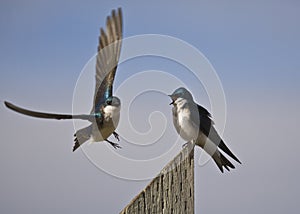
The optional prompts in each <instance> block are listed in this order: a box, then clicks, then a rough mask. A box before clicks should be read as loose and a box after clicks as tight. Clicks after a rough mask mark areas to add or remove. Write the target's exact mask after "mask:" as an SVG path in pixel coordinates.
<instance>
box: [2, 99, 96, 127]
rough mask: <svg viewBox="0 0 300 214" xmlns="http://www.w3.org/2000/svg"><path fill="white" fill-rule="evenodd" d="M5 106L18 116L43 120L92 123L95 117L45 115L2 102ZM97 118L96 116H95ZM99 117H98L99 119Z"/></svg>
mask: <svg viewBox="0 0 300 214" xmlns="http://www.w3.org/2000/svg"><path fill="white" fill-rule="evenodd" d="M4 104H5V106H6V107H7V108H9V109H11V110H13V111H15V112H18V113H20V114H24V115H27V116H31V117H37V118H43V119H56V120H67V119H81V120H89V121H91V122H93V121H94V120H95V115H89V114H88V115H86V114H79V115H72V114H53V113H45V112H38V111H32V110H28V109H25V108H21V107H19V106H16V105H14V104H12V103H9V102H7V101H5V102H4ZM96 116H98V115H96ZM100 116H101V115H99V116H98V117H100Z"/></svg>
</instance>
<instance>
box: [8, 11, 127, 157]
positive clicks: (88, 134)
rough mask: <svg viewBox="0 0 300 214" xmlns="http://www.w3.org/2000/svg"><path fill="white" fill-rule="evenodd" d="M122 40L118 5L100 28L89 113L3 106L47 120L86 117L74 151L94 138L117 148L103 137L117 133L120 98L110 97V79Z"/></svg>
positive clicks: (78, 132) (112, 80) (111, 80)
mask: <svg viewBox="0 0 300 214" xmlns="http://www.w3.org/2000/svg"><path fill="white" fill-rule="evenodd" d="M121 43H122V11H121V8H119V9H118V10H117V11H115V10H113V11H112V13H111V16H108V17H107V21H106V31H104V30H103V29H102V28H101V29H100V37H99V46H98V53H97V63H96V87H95V95H94V101H93V108H92V110H91V113H90V114H86V115H85V114H81V115H66V114H52V113H43V112H36V111H31V110H27V109H24V108H20V107H18V106H15V105H13V104H11V103H9V102H6V101H5V102H4V103H5V105H6V107H8V108H9V109H11V110H14V111H16V112H19V113H21V114H25V115H29V116H32V117H38V118H47V119H57V120H61V119H81V120H88V121H90V122H91V125H89V126H88V127H85V128H83V129H80V130H78V131H77V132H76V133H75V134H74V137H75V140H74V141H75V144H74V147H73V151H75V150H76V149H77V148H79V146H80V145H81V144H83V143H84V142H86V141H87V140H89V139H91V141H92V142H95V141H107V142H108V143H110V144H111V145H112V146H113V147H114V148H121V147H120V146H119V144H117V143H113V142H111V141H109V140H108V139H107V138H108V137H109V136H110V135H111V134H113V135H114V136H115V138H116V139H117V140H118V141H119V135H118V134H117V133H116V132H115V129H116V127H117V125H118V123H119V118H120V108H121V102H120V99H119V98H117V97H115V96H113V82H114V78H115V74H116V70H117V65H118V61H119V57H120V50H121Z"/></svg>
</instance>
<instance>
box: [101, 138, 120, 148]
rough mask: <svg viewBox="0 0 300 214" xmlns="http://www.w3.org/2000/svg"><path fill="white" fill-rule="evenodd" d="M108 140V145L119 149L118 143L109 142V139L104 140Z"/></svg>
mask: <svg viewBox="0 0 300 214" xmlns="http://www.w3.org/2000/svg"><path fill="white" fill-rule="evenodd" d="M105 141H106V142H108V143H109V144H110V145H112V146H113V147H114V148H115V149H121V148H122V147H121V146H120V145H119V144H118V143H114V142H111V141H110V140H107V139H106V140H105Z"/></svg>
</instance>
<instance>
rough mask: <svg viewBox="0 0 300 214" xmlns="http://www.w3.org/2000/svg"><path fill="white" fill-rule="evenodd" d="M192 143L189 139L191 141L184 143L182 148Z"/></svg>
mask: <svg viewBox="0 0 300 214" xmlns="http://www.w3.org/2000/svg"><path fill="white" fill-rule="evenodd" d="M190 143H191V142H190V141H189V142H186V143H185V144H183V145H182V148H185V147H187V146H188V145H189V144H190Z"/></svg>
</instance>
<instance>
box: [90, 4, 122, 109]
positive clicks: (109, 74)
mask: <svg viewBox="0 0 300 214" xmlns="http://www.w3.org/2000/svg"><path fill="white" fill-rule="evenodd" d="M121 43H122V11H121V8H119V9H118V11H115V10H113V11H112V14H111V16H108V17H107V20H106V31H104V30H103V29H102V28H101V29H100V37H99V46H98V54H97V62H96V87H95V96H94V107H95V108H96V109H97V110H98V108H99V107H100V106H101V104H103V103H104V102H105V100H106V99H107V98H108V97H110V96H112V90H113V82H114V78H115V74H116V70H117V66H118V61H119V57H120V50H121Z"/></svg>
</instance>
